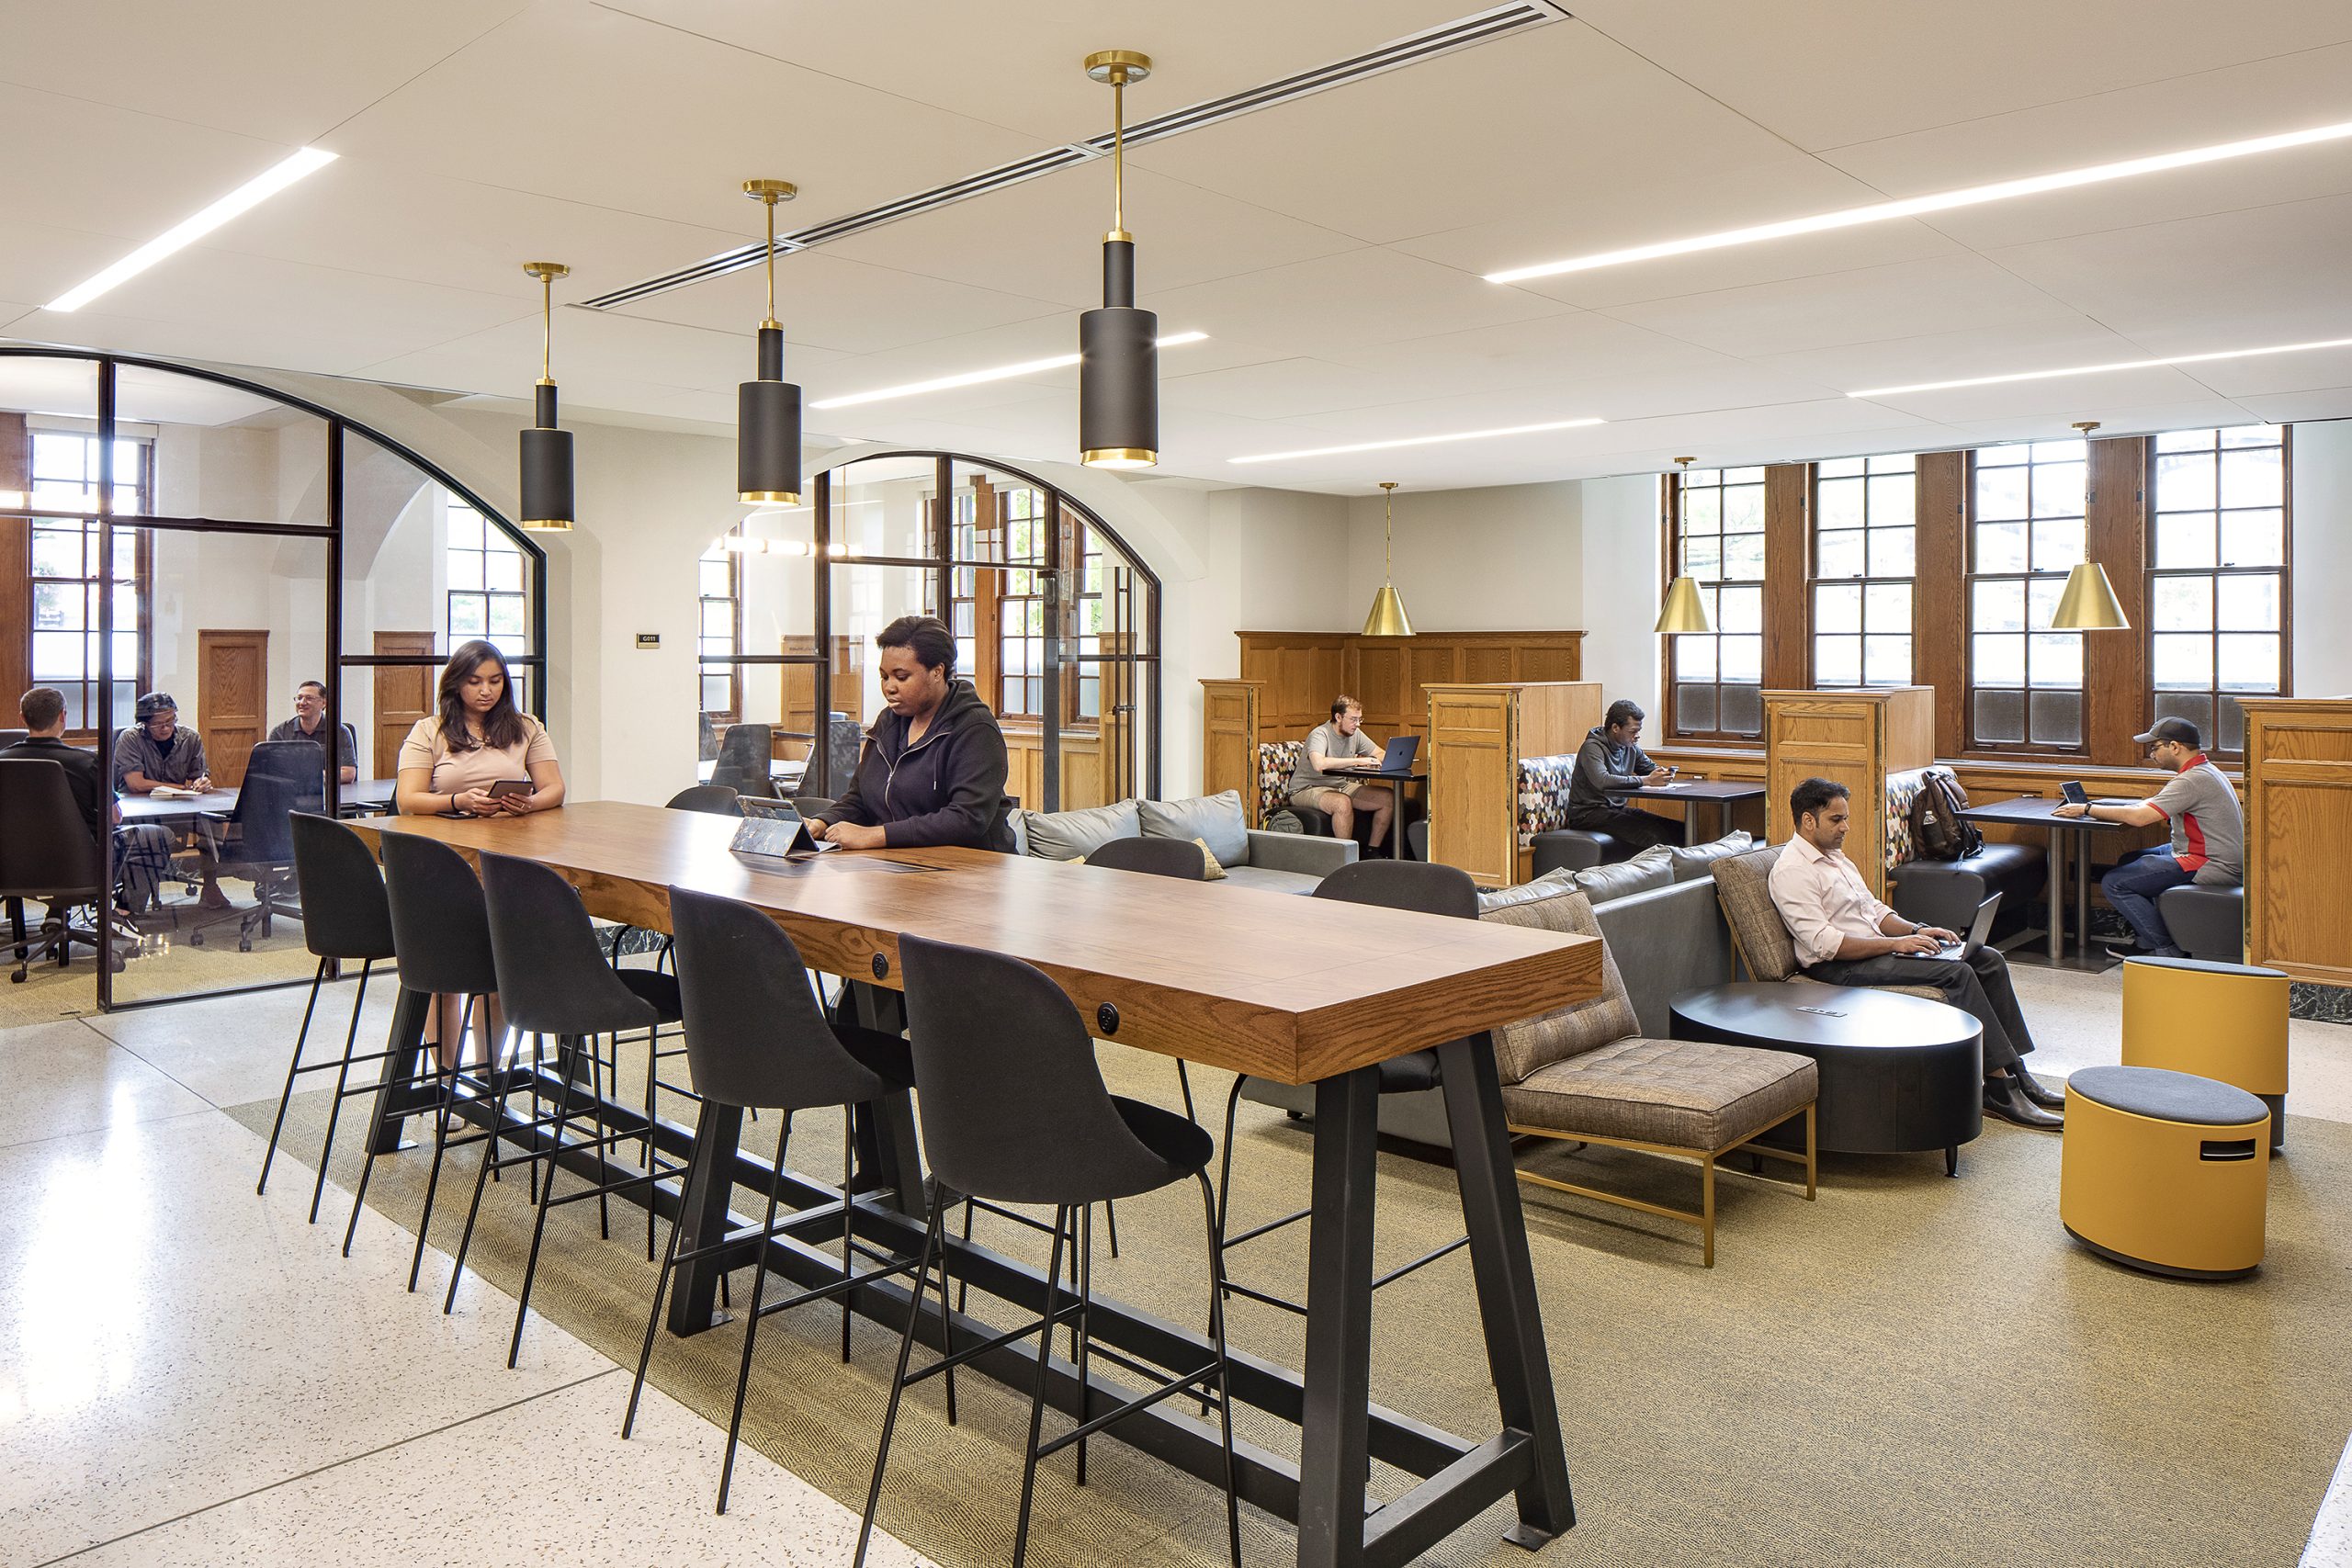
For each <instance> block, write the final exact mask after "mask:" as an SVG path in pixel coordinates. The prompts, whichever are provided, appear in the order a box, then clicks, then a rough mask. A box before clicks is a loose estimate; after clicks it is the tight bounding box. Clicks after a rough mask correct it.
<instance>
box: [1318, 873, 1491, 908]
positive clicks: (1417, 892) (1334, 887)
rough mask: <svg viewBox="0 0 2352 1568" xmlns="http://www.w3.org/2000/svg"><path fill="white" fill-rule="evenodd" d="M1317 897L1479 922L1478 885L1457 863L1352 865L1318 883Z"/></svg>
mask: <svg viewBox="0 0 2352 1568" xmlns="http://www.w3.org/2000/svg"><path fill="white" fill-rule="evenodd" d="M1315 897H1317V898H1337V899H1340V901H1342V902H1343V903H1349V904H1377V905H1379V906H1380V907H1381V908H1385V909H1413V910H1418V911H1419V912H1420V913H1421V914H1424V915H1452V916H1454V917H1456V918H1457V919H1465V920H1475V919H1477V918H1478V885H1477V884H1476V883H1475V882H1473V881H1471V880H1470V874H1469V873H1468V872H1466V871H1464V870H1463V869H1462V868H1461V867H1460V866H1458V865H1434V864H1432V863H1430V862H1428V861H1420V860H1360V861H1351V862H1350V863H1348V864H1346V865H1343V866H1341V867H1340V869H1339V870H1337V871H1335V872H1333V873H1332V874H1330V875H1329V876H1327V877H1325V878H1324V879H1323V880H1322V881H1320V882H1318V883H1317V884H1316V885H1315Z"/></svg>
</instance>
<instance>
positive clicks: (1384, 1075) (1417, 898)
mask: <svg viewBox="0 0 2352 1568" xmlns="http://www.w3.org/2000/svg"><path fill="white" fill-rule="evenodd" d="M1309 897H1316V898H1334V899H1338V900H1340V902H1342V903H1349V904H1372V905H1377V906H1378V907H1380V908H1387V909H1407V910H1412V911H1416V912H1418V913H1421V914H1427V915H1445V916H1450V917H1453V918H1455V919H1470V920H1475V919H1477V918H1478V886H1477V884H1476V883H1474V882H1472V881H1471V880H1470V874H1469V873H1467V872H1465V871H1464V870H1462V869H1461V868H1460V867H1458V866H1451V865H1436V864H1432V863H1430V862H1428V861H1414V860H1375V861H1355V862H1351V863H1349V864H1347V865H1343V866H1341V867H1340V869H1339V870H1337V871H1335V872H1333V873H1331V874H1330V875H1329V876H1327V877H1325V878H1324V879H1323V880H1322V881H1321V882H1320V883H1318V884H1317V885H1316V888H1315V891H1314V892H1313V893H1312V894H1311V895H1309ZM1379 1073H1380V1090H1379V1092H1381V1093H1382V1094H1413V1093H1417V1092H1419V1091H1420V1090H1423V1089H1442V1088H1444V1087H1445V1085H1444V1080H1443V1078H1442V1076H1441V1075H1440V1073H1439V1070H1438V1056H1437V1052H1436V1051H1434V1050H1422V1051H1413V1052H1409V1053H1408V1054H1407V1055H1402V1056H1394V1057H1391V1058H1389V1059H1388V1060H1387V1061H1385V1062H1383V1063H1381V1064H1380V1066H1379ZM1249 1081H1250V1080H1249V1077H1248V1076H1247V1075H1242V1076H1238V1077H1235V1078H1234V1080H1233V1091H1232V1092H1231V1093H1230V1094H1228V1095H1227V1096H1226V1099H1225V1143H1224V1145H1223V1151H1224V1152H1223V1158H1222V1161H1221V1163H1220V1165H1219V1168H1218V1179H1217V1207H1216V1235H1217V1248H1218V1254H1219V1258H1218V1263H1219V1277H1220V1278H1221V1279H1223V1280H1224V1289H1226V1290H1227V1291H1229V1292H1233V1293H1234V1294H1236V1295H1241V1296H1247V1297H1249V1298H1250V1300H1251V1301H1253V1302H1263V1303H1265V1304H1266V1305H1268V1306H1274V1307H1280V1308H1282V1309H1283V1311H1285V1312H1292V1313H1296V1314H1298V1315H1300V1316H1301V1317H1304V1316H1306V1306H1305V1305H1304V1304H1303V1303H1298V1302H1295V1301H1291V1300H1290V1299H1288V1298H1287V1297H1283V1296H1277V1295H1274V1294H1272V1292H1266V1291H1261V1290H1258V1289H1256V1288H1254V1287H1252V1286H1249V1285H1237V1284H1235V1283H1234V1282H1233V1280H1232V1279H1231V1277H1230V1276H1228V1275H1226V1274H1225V1273H1224V1269H1223V1261H1224V1260H1223V1255H1224V1254H1225V1253H1226V1252H1229V1251H1231V1250H1232V1249H1233V1248H1234V1247H1239V1246H1241V1245H1242V1244H1243V1243H1244V1242H1250V1241H1255V1240H1257V1239H1258V1238H1259V1237H1261V1236H1263V1235H1271V1234H1272V1233H1273V1232H1275V1231H1278V1230H1280V1229H1282V1228H1283V1226H1285V1225H1290V1224H1297V1223H1298V1222H1299V1221H1300V1220H1303V1219H1306V1217H1307V1215H1308V1214H1310V1213H1313V1211H1312V1210H1311V1209H1300V1210H1298V1211H1296V1212H1295V1213H1289V1214H1284V1215H1283V1217H1282V1218H1280V1219H1278V1220H1269V1221H1267V1222H1266V1223H1265V1224H1261V1225H1255V1226H1252V1227H1251V1228H1250V1229H1249V1230H1246V1231H1244V1232H1242V1233H1241V1234H1240V1235H1227V1234H1226V1219H1227V1208H1228V1206H1229V1205H1230V1203H1231V1202H1232V1199H1233V1124H1234V1118H1235V1116H1236V1114H1237V1113H1238V1111H1240V1109H1241V1088H1242V1086H1243V1085H1244V1084H1246V1083H1248V1082H1249ZM1320 1135H1321V1134H1320V1133H1319V1132H1318V1134H1317V1136H1320ZM1469 1245H1470V1238H1469V1237H1468V1236H1467V1235H1461V1236H1457V1237H1455V1238H1454V1239H1453V1240H1452V1241H1450V1242H1447V1243H1446V1244H1445V1245H1444V1246H1443V1247H1438V1248H1436V1249H1435V1250H1434V1251H1430V1252H1425V1253H1423V1254H1422V1255H1421V1256H1420V1257H1419V1258H1414V1259H1413V1260H1412V1261H1411V1262H1409V1263H1405V1264H1400V1265H1398V1266H1397V1268H1395V1269H1390V1270H1389V1271H1388V1272H1387V1273H1385V1274H1383V1275H1380V1276H1379V1277H1378V1278H1376V1279H1374V1280H1373V1282H1372V1288H1373V1289H1374V1290H1375V1291H1377V1290H1378V1289H1380V1287H1381V1286H1383V1285H1387V1284H1393V1283H1395V1282H1396V1281H1397V1280H1401V1279H1403V1278H1404V1277H1405V1276H1406V1275H1408V1274H1410V1273H1411V1272H1413V1270H1415V1269H1419V1268H1420V1267H1422V1266H1423V1265H1424V1264H1429V1263H1434V1262H1436V1261H1437V1260H1438V1259H1439V1258H1443V1257H1444V1256H1445V1255H1446V1254H1447V1253H1449V1252H1453V1251H1454V1250H1456V1249H1457V1248H1459V1247H1467V1246H1469Z"/></svg>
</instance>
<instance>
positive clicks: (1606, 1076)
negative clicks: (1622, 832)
mask: <svg viewBox="0 0 2352 1568" xmlns="http://www.w3.org/2000/svg"><path fill="white" fill-rule="evenodd" d="M1482 904H1483V908H1482V912H1481V915H1480V918H1481V919H1488V920H1493V921H1496V922H1498V924H1503V925H1514V926H1522V927H1528V928H1532V929H1534V930H1538V931H1560V932H1566V933H1572V934H1575V935H1578V936H1590V937H1598V936H1600V924H1599V923H1598V922H1597V921H1596V920H1595V919H1593V913H1592V906H1591V904H1590V903H1589V901H1588V900H1587V899H1586V897H1585V895H1584V893H1583V892H1582V891H1581V890H1580V889H1578V888H1577V886H1575V884H1573V883H1571V882H1568V881H1566V880H1565V879H1563V880H1558V881H1553V882H1544V883H1529V884H1526V885H1524V886H1520V887H1514V888H1508V889H1505V890H1504V891H1502V892H1501V893H1497V894H1488V895H1487V897H1485V898H1484V899H1483V900H1482ZM1600 967H1601V993H1600V996H1599V997H1597V998H1594V999H1592V1000H1591V1001H1588V1002H1579V1003H1577V1004H1576V1005H1575V1006H1573V1007H1566V1008H1562V1009H1559V1010H1557V1011H1555V1012H1549V1013H1545V1014H1544V1016H1542V1017H1541V1018H1532V1019H1527V1020H1523V1021H1521V1022H1518V1023H1513V1024H1510V1025H1507V1026H1506V1027H1504V1028H1502V1029H1499V1030H1498V1031H1496V1032H1495V1064H1496V1066H1497V1068H1498V1072H1499V1074H1500V1076H1501V1078H1502V1083H1503V1114H1504V1116H1505V1119H1506V1120H1507V1121H1508V1122H1509V1123H1510V1130H1511V1132H1512V1133H1513V1134H1518V1135H1521V1136H1529V1137H1539V1138H1549V1139H1555V1140H1560V1141H1564V1142H1573V1143H1577V1144H1605V1145H1610V1146H1611V1147H1614V1148H1625V1149H1638V1150H1640V1151H1642V1152H1643V1153H1645V1154H1655V1155H1665V1156H1671V1157H1674V1158H1679V1159H1687V1160H1694V1161H1696V1162H1697V1163H1698V1165H1699V1184H1700V1187H1699V1190H1700V1206H1699V1209H1698V1211H1697V1212H1696V1213H1691V1212H1690V1211H1687V1210H1682V1209H1672V1208H1668V1207H1666V1206H1665V1205H1663V1204H1658V1203H1652V1202H1649V1201H1645V1200H1643V1199H1638V1198H1628V1197H1623V1196H1620V1195H1618V1194H1616V1193H1613V1192H1604V1191H1600V1190H1598V1189H1595V1188H1590V1187H1583V1186H1578V1185H1577V1184H1576V1183H1573V1182H1569V1181H1564V1180H1561V1179H1557V1178H1555V1177H1551V1176H1545V1175H1539V1174H1537V1173H1535V1172H1533V1171H1530V1170H1521V1171H1520V1172H1519V1179H1521V1181H1524V1182H1528V1183H1530V1184H1532V1185H1534V1186H1539V1187H1549V1188H1553V1189H1555V1190H1558V1191H1562V1192H1573V1193H1576V1194H1577V1195H1578V1196H1580V1197H1586V1198H1595V1199H1599V1200H1600V1201H1602V1202H1604V1203H1615V1204H1619V1205H1621V1206H1623V1207H1624V1208H1628V1209H1639V1210H1641V1211H1642V1212H1643V1213H1651V1214H1659V1215H1663V1216H1665V1217H1666V1218H1668V1219H1674V1220H1681V1221H1683V1222H1684V1223H1686V1224H1694V1225H1696V1226H1698V1227H1699V1235H1700V1247H1701V1251H1702V1258H1703V1261H1704V1263H1705V1266H1706V1267H1708V1268H1710V1269H1712V1268H1713V1267H1714V1265H1715V1166H1716V1163H1717V1162H1718V1161H1719V1160H1721V1159H1722V1158H1723V1157H1724V1156H1725V1155H1727V1154H1730V1153H1731V1152H1732V1151H1733V1150H1735V1149H1740V1148H1746V1149H1747V1150H1748V1151H1749V1153H1751V1154H1753V1155H1761V1156H1770V1157H1771V1158H1774V1159H1784V1160H1788V1161H1791V1162H1792V1163H1795V1164H1800V1165H1803V1166H1804V1195H1805V1197H1806V1198H1807V1199H1808V1200H1810V1199H1811V1198H1812V1197H1813V1196H1814V1191H1815V1176H1816V1170H1817V1167H1816V1162H1815V1152H1814V1100H1815V1096H1816V1093H1817V1092H1818V1082H1819V1080H1818V1077H1817V1076H1816V1073H1815V1067H1814V1065H1813V1063H1812V1061H1811V1060H1810V1059H1808V1058H1806V1057H1804V1056H1800V1055H1795V1054H1793V1053H1792V1052H1786V1051H1763V1050H1756V1049H1751V1048H1749V1047H1747V1046H1743V1045H1716V1044H1708V1043H1701V1042H1698V1041H1685V1040H1655V1039H1647V1038H1645V1037H1644V1036H1643V1034H1642V1030H1641V1021H1640V1020H1639V1019H1638V1018H1637V1017H1636V1016H1635V1015H1634V1004H1633V1002H1632V1001H1631V1000H1630V999H1629V998H1628V997H1627V995H1626V991H1625V982H1624V979H1623V976H1621V975H1620V974H1619V973H1618V970H1617V961H1616V959H1615V958H1614V957H1613V956H1612V955H1611V954H1610V953H1609V952H1608V949H1607V947H1606V945H1605V944H1604V946H1603V948H1602V952H1601V965H1600ZM1798 1116H1803V1117H1804V1129H1805V1138H1804V1154H1802V1155H1798V1154H1795V1153H1793V1152H1791V1151H1787V1150H1782V1149H1776V1148H1771V1147H1768V1146H1766V1145H1760V1144H1754V1143H1752V1142H1751V1140H1752V1139H1754V1138H1756V1137H1757V1136H1758V1134H1763V1133H1766V1132H1769V1131H1770V1130H1771V1129H1772V1128H1775V1127H1778V1126H1780V1125H1781V1123H1783V1122H1789V1121H1791V1120H1792V1119H1794V1118H1796V1117H1798Z"/></svg>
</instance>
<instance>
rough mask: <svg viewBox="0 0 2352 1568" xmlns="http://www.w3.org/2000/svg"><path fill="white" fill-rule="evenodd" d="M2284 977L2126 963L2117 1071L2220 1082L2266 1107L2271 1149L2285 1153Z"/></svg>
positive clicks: (2189, 964) (2233, 967) (2170, 962)
mask: <svg viewBox="0 0 2352 1568" xmlns="http://www.w3.org/2000/svg"><path fill="white" fill-rule="evenodd" d="M2287 991H2288V980H2287V976H2285V975H2284V974H2282V973H2281V972H2280V971H2278V970H2276V969H2260V968H2256V967H2255V966H2254V965H2253V964H2208V963H2205V962H2203V961H2202V960H2199V959H2195V958H2130V959H2126V960H2124V964H2123V1065H2124V1066H2127V1067H2169V1068H2171V1069H2172V1070H2173V1071H2174V1072H2177V1073H2194V1074H2195V1075H2196V1076H2197V1077H2200V1078H2219V1079H2220V1080H2221V1081H2222V1082H2223V1083H2225V1084H2234V1085H2236V1086H2237V1087H2238V1088H2240V1089H2245V1091H2246V1092H2247V1093H2248V1094H2252V1095H2256V1096H2259V1097H2260V1098H2261V1100H2262V1101H2263V1103H2264V1104H2266V1105H2267V1106H2269V1107H2270V1148H2271V1152H2272V1153H2274V1154H2275V1153H2277V1152H2278V1151H2279V1150H2281V1149H2284V1148H2285V1147H2286V1146H2287V1000H2288V998H2287Z"/></svg>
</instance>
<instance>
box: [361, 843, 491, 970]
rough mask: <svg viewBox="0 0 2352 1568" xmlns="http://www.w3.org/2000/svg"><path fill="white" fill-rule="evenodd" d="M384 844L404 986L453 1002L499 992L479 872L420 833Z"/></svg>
mask: <svg viewBox="0 0 2352 1568" xmlns="http://www.w3.org/2000/svg"><path fill="white" fill-rule="evenodd" d="M383 842H384V851H383V853H384V897H385V903H386V905H387V907H388V908H389V910H390V915H391V919H392V949H393V951H394V952H395V953H399V954H400V961H401V985H402V986H404V987H407V988H408V989H410V990H412V991H434V992H440V993H444V994H447V995H450V996H467V997H473V996H489V995H492V994H493V993H494V992H496V991H497V989H498V967H497V964H496V962H495V960H494V958H493V955H492V952H491V946H490V909H489V906H488V905H486V904H485V903H484V902H483V901H482V894H481V881H480V880H479V879H477V878H476V877H475V875H474V868H473V867H471V866H469V865H468V864H467V863H466V859H465V857H464V856H463V855H461V854H459V853H458V852H457V851H455V850H453V849H451V848H450V847H449V846H448V845H447V844H444V843H441V842H439V841H437V840H433V839H428V838H426V837H424V835H423V834H421V833H386V834H385V835H384V840H383Z"/></svg>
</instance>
